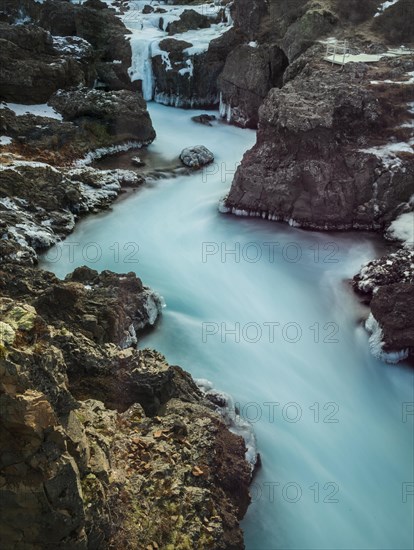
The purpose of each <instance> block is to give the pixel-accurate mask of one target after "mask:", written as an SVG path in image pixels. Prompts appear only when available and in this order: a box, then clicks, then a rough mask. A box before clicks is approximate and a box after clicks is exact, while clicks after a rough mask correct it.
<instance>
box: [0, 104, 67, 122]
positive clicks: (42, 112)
mask: <svg viewBox="0 0 414 550" xmlns="http://www.w3.org/2000/svg"><path fill="white" fill-rule="evenodd" d="M5 107H7V108H8V109H11V110H12V111H13V112H14V113H15V114H16V115H17V116H22V115H27V114H31V115H35V116H42V117H48V118H55V119H57V120H63V119H62V115H60V114H59V113H57V112H56V111H55V110H54V109H53V107H51V106H50V105H48V104H47V103H41V104H37V105H23V104H22V103H6V102H3V103H1V104H0V108H5Z"/></svg>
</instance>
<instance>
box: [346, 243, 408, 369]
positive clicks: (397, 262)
mask: <svg viewBox="0 0 414 550" xmlns="http://www.w3.org/2000/svg"><path fill="white" fill-rule="evenodd" d="M354 287H355V290H356V291H357V292H358V293H359V294H361V295H362V296H363V297H364V299H365V301H366V302H367V303H369V304H370V307H371V315H370V317H369V319H368V321H367V324H366V326H367V329H368V330H369V331H370V332H371V338H370V344H371V350H372V352H373V354H374V355H375V356H376V357H378V358H380V359H382V360H384V361H386V362H388V363H397V362H398V361H400V360H402V359H407V358H408V357H410V358H411V359H412V357H413V356H414V321H413V316H412V314H411V311H412V308H413V307H414V252H413V251H412V250H410V249H401V250H398V251H397V252H393V253H391V254H387V255H386V256H383V257H382V258H379V259H378V260H374V261H372V262H370V263H369V264H367V265H366V266H364V267H363V268H362V269H361V271H360V272H359V273H358V274H357V275H356V276H355V277H354Z"/></svg>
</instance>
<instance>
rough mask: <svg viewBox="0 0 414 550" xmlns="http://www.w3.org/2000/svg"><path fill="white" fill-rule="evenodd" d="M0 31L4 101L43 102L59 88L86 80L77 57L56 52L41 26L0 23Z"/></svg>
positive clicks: (0, 77)
mask: <svg viewBox="0 0 414 550" xmlns="http://www.w3.org/2000/svg"><path fill="white" fill-rule="evenodd" d="M0 30H1V34H2V38H1V39H0V42H1V49H0V95H1V97H2V98H3V99H5V100H6V101H12V102H15V103H44V102H46V101H47V100H48V99H49V97H50V96H51V95H52V94H53V93H54V92H55V91H56V90H58V89H61V88H67V87H70V86H74V85H78V84H86V83H87V80H88V74H87V73H88V71H86V73H85V71H84V69H83V67H82V64H81V63H80V62H79V60H78V59H76V58H75V57H74V56H73V55H71V54H69V55H65V54H61V53H59V52H58V51H57V50H56V48H55V47H54V44H53V40H52V37H51V36H50V34H49V33H47V32H46V31H44V30H43V29H41V28H40V27H36V26H32V25H24V26H23V25H18V26H11V25H7V24H5V23H2V24H0ZM87 55H88V54H87Z"/></svg>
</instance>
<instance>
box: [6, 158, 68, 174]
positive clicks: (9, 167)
mask: <svg viewBox="0 0 414 550" xmlns="http://www.w3.org/2000/svg"><path fill="white" fill-rule="evenodd" d="M21 166H31V167H32V168H48V169H49V170H51V171H53V172H59V170H57V169H56V168H54V167H53V166H51V165H50V164H46V163H45V162H36V161H32V160H13V163H12V164H5V163H2V164H0V170H15V171H18V170H16V169H18V168H19V167H21Z"/></svg>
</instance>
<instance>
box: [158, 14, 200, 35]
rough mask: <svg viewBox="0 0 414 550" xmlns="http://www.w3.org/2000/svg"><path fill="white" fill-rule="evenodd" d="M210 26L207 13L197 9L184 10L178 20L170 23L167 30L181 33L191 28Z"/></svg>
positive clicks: (169, 32) (171, 32)
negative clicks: (204, 13)
mask: <svg viewBox="0 0 414 550" xmlns="http://www.w3.org/2000/svg"><path fill="white" fill-rule="evenodd" d="M208 27H210V21H209V19H208V17H207V16H206V15H203V14H202V13H199V12H197V11H195V10H191V9H190V10H184V11H183V12H182V13H181V15H180V19H179V20H178V21H172V22H171V23H168V25H167V28H166V31H167V32H168V34H170V35H173V34H179V33H182V32H186V31H189V30H196V29H206V28H208Z"/></svg>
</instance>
